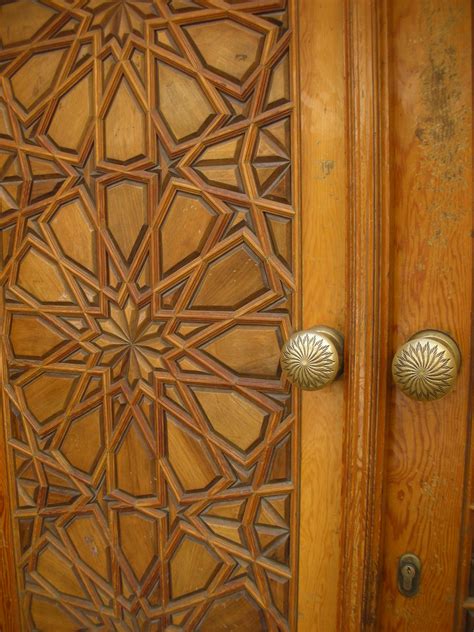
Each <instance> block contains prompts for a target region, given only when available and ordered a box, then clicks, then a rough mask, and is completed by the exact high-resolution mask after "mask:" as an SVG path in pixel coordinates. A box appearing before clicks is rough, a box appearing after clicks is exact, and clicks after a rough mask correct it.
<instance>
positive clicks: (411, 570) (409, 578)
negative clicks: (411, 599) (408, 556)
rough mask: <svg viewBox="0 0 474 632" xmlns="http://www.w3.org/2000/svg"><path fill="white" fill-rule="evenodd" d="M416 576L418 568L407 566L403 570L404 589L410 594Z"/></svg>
mask: <svg viewBox="0 0 474 632" xmlns="http://www.w3.org/2000/svg"><path fill="white" fill-rule="evenodd" d="M415 575H416V568H415V567H414V566H412V565H411V564H407V565H406V566H404V567H403V568H402V576H403V589H404V590H406V591H407V592H410V591H411V589H412V586H413V578H414V577H415Z"/></svg>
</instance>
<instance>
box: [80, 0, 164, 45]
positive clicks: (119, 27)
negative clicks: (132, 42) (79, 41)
mask: <svg viewBox="0 0 474 632" xmlns="http://www.w3.org/2000/svg"><path fill="white" fill-rule="evenodd" d="M86 8H87V9H89V10H90V11H91V12H92V13H93V14H94V18H93V20H92V25H91V26H92V28H98V29H100V30H101V32H102V36H103V39H104V42H108V41H109V40H110V39H112V38H113V37H114V38H115V39H116V40H117V41H118V42H119V44H120V45H122V46H123V44H124V42H125V38H126V37H127V35H129V34H130V33H135V35H138V36H140V37H143V35H144V32H145V24H146V22H145V20H146V18H152V17H157V16H158V13H157V11H156V9H155V7H154V3H153V0H134V1H133V2H131V1H130V0H109V1H106V2H104V0H89V2H88V3H87V6H86Z"/></svg>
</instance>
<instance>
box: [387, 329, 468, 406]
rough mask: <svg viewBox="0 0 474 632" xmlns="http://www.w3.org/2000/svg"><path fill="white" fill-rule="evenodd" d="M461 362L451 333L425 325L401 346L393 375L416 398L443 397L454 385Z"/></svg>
mask: <svg viewBox="0 0 474 632" xmlns="http://www.w3.org/2000/svg"><path fill="white" fill-rule="evenodd" d="M460 366H461V352H460V351H459V347H458V345H457V344H456V342H455V341H454V340H453V339H452V338H451V336H448V334H445V333H443V332H442V331H436V330H434V329H425V330H423V331H419V332H418V333H416V334H415V335H414V336H412V337H411V338H410V339H409V340H408V341H407V342H406V343H405V344H404V345H402V346H401V347H400V349H398V351H397V352H396V354H395V356H394V358H393V363H392V375H393V379H394V380H395V383H396V384H397V385H398V386H399V387H400V388H401V390H402V391H403V392H404V393H405V394H406V395H408V396H409V397H411V398H412V399H418V400H433V399H441V397H444V396H445V395H446V394H447V393H449V391H450V390H451V389H452V388H453V387H454V384H455V383H456V378H457V375H458V373H459V368H460Z"/></svg>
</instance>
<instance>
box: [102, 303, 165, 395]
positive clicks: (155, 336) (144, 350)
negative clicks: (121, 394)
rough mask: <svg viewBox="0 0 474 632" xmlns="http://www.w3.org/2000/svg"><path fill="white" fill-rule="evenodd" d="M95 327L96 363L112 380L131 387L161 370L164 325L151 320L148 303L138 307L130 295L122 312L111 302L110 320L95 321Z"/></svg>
mask: <svg viewBox="0 0 474 632" xmlns="http://www.w3.org/2000/svg"><path fill="white" fill-rule="evenodd" d="M98 325H99V327H100V330H101V333H100V334H99V336H98V337H97V338H95V340H94V343H95V344H96V345H97V346H98V347H99V349H100V350H101V355H100V358H99V364H100V365H102V366H107V367H110V368H111V369H112V376H113V378H114V379H120V378H121V377H126V378H127V379H128V382H129V384H130V385H131V386H134V384H135V383H136V382H137V381H138V380H140V379H141V380H145V381H147V382H151V379H152V374H153V371H157V370H160V369H163V368H164V364H163V358H162V354H163V352H164V351H166V350H167V347H166V345H165V343H164V341H163V340H162V338H161V333H162V330H163V327H164V322H163V321H157V320H153V318H152V316H151V306H150V304H149V303H148V304H146V305H143V306H141V307H139V306H138V305H137V304H136V303H135V302H134V301H133V300H132V298H131V297H130V296H129V297H128V298H127V301H126V303H125V306H124V307H123V309H121V308H120V307H119V306H118V305H115V304H114V303H111V304H110V316H109V318H101V319H98Z"/></svg>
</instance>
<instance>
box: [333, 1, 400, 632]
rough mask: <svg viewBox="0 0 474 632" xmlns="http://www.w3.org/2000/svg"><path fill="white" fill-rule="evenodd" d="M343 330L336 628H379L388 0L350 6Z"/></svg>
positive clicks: (385, 329) (386, 298)
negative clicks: (343, 396)
mask: <svg viewBox="0 0 474 632" xmlns="http://www.w3.org/2000/svg"><path fill="white" fill-rule="evenodd" d="M346 42H347V49H346V50H347V115H348V121H347V130H348V152H349V169H348V187H347V190H348V195H349V200H348V208H349V221H348V249H349V254H348V282H347V288H348V306H349V307H348V330H347V337H346V380H347V387H346V422H345V424H346V425H345V431H344V452H343V458H344V464H343V468H344V469H343V495H342V498H343V501H342V502H343V527H342V556H341V565H340V596H339V609H338V613H339V627H338V629H339V630H341V631H342V630H344V632H356V631H357V632H362V630H363V631H364V632H369V631H370V630H375V627H376V610H377V585H378V583H379V582H378V579H379V572H380V558H381V551H382V514H383V470H384V440H385V434H386V432H385V407H386V390H387V375H388V374H389V371H388V353H387V347H388V335H389V304H390V296H389V282H388V274H389V227H390V226H389V223H390V217H389V160H388V155H389V153H388V138H389V134H388V100H387V87H388V82H387V59H386V54H387V50H388V46H387V26H386V11H385V1H382V2H379V1H376V0H364V1H362V2H357V1H352V0H347V2H346Z"/></svg>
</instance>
